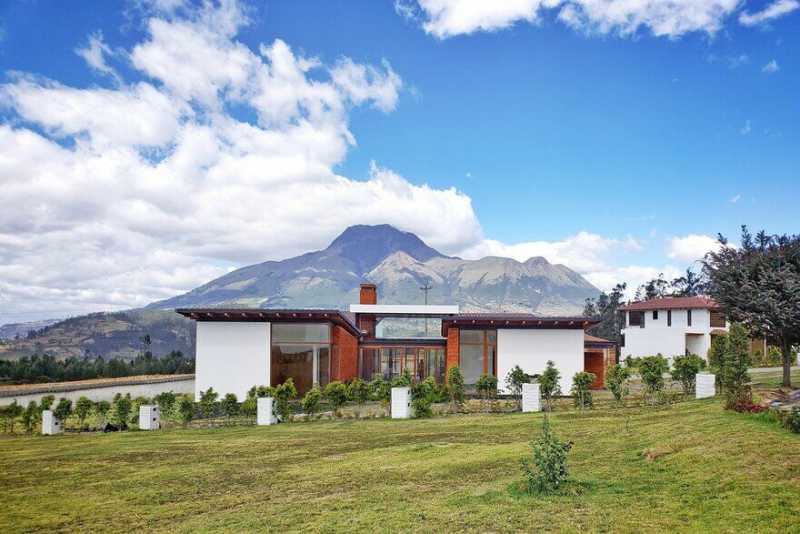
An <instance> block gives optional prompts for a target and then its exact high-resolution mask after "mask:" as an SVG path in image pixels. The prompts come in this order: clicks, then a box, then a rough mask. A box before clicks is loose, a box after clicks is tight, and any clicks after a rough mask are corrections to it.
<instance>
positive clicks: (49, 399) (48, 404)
mask: <svg viewBox="0 0 800 534" xmlns="http://www.w3.org/2000/svg"><path fill="white" fill-rule="evenodd" d="M55 401H56V397H55V395H45V396H44V397H42V400H41V401H39V409H40V410H41V411H45V410H49V409H51V408H52V407H53V403H54V402H55Z"/></svg>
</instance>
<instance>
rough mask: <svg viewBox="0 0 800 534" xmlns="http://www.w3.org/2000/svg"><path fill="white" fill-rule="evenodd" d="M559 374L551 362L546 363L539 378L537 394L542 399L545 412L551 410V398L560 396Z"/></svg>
mask: <svg viewBox="0 0 800 534" xmlns="http://www.w3.org/2000/svg"><path fill="white" fill-rule="evenodd" d="M560 380H561V373H559V372H558V369H556V365H555V364H554V363H553V360H548V361H547V367H545V370H544V372H543V373H542V376H540V377H539V392H540V393H541V395H542V398H543V399H544V404H545V408H546V409H547V411H552V410H553V397H556V396H558V395H561V385H560Z"/></svg>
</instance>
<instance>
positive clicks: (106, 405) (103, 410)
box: [94, 401, 111, 425]
mask: <svg viewBox="0 0 800 534" xmlns="http://www.w3.org/2000/svg"><path fill="white" fill-rule="evenodd" d="M94 409H95V411H96V412H97V415H99V416H100V419H101V420H102V421H103V425H105V423H106V416H107V415H108V412H109V410H111V403H110V402H108V401H98V402H96V403H95V405H94Z"/></svg>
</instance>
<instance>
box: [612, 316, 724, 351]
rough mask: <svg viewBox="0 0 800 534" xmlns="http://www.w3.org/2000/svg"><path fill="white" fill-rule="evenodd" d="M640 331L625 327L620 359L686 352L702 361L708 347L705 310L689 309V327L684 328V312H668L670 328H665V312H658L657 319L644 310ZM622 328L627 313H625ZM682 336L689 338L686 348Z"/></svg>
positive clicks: (708, 331) (709, 323) (708, 332)
mask: <svg viewBox="0 0 800 534" xmlns="http://www.w3.org/2000/svg"><path fill="white" fill-rule="evenodd" d="M644 313H645V319H644V328H640V327H638V326H626V328H624V329H623V330H622V333H623V334H624V335H625V346H623V347H622V348H621V351H620V354H621V358H622V359H624V358H626V357H627V356H634V357H641V356H652V355H655V354H661V355H662V356H665V357H667V358H672V357H673V356H680V355H682V354H684V353H685V352H686V349H687V347H688V348H689V350H690V351H691V352H693V353H695V354H697V355H698V356H700V357H702V358H705V357H706V353H707V352H708V348H709V347H710V346H711V335H710V333H711V330H712V328H711V313H710V312H709V311H708V310H702V309H698V310H692V326H689V325H688V321H687V310H672V326H667V310H658V319H653V312H652V311H646V312H644ZM625 315H626V325H627V324H628V321H629V320H630V319H629V313H626V314H625ZM686 334H698V335H696V336H691V339H690V340H689V342H688V345H687V339H686Z"/></svg>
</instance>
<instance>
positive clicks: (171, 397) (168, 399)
mask: <svg viewBox="0 0 800 534" xmlns="http://www.w3.org/2000/svg"><path fill="white" fill-rule="evenodd" d="M176 399H177V397H176V396H175V393H173V392H172V391H164V392H162V393H159V394H158V395H156V396H155V397H153V401H155V403H156V404H158V408H159V409H160V410H161V414H162V415H163V416H165V417H166V416H167V415H169V414H171V413H172V410H173V409H174V408H175V400H176Z"/></svg>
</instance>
